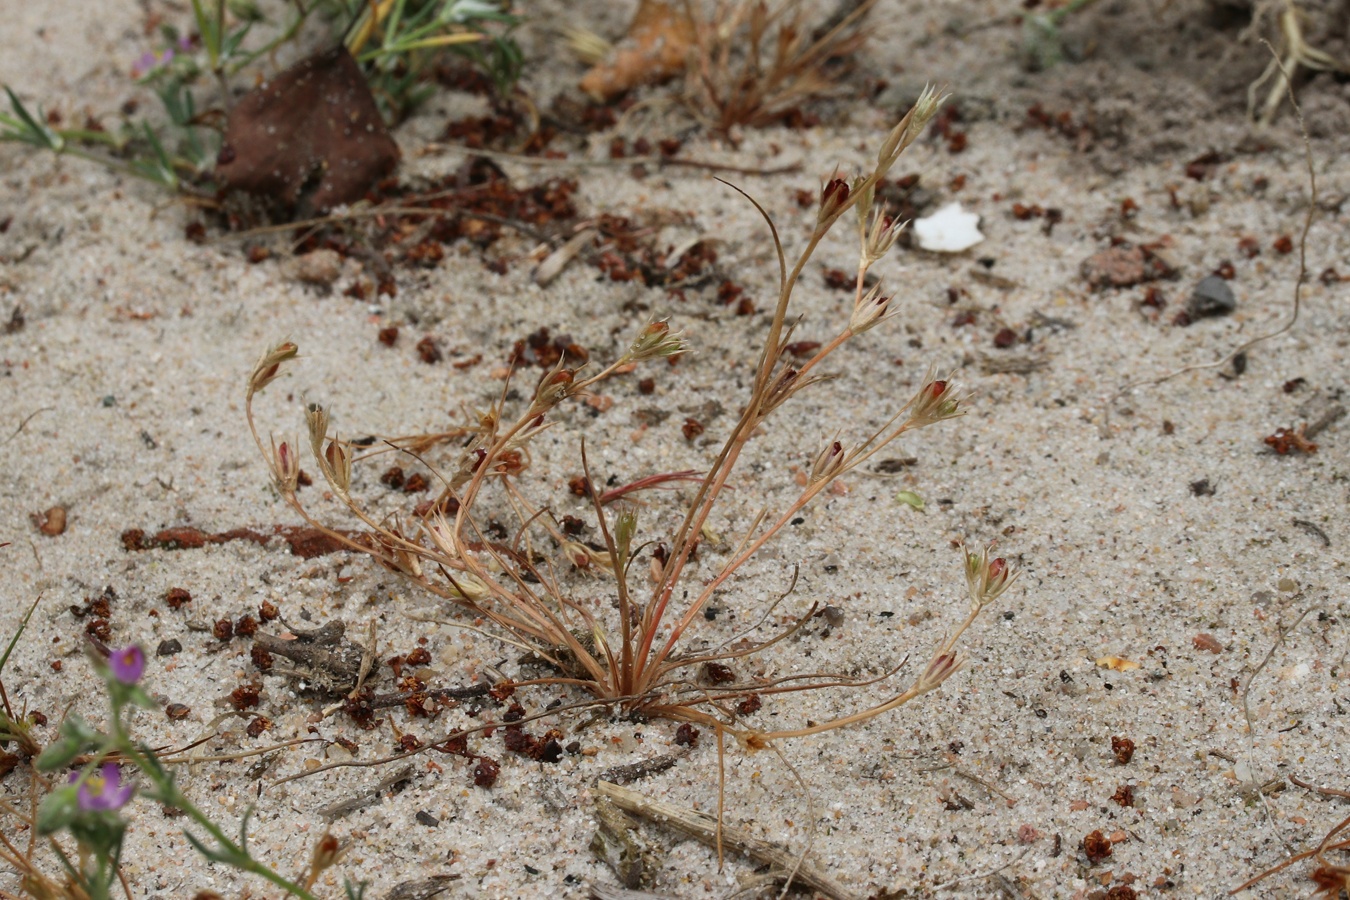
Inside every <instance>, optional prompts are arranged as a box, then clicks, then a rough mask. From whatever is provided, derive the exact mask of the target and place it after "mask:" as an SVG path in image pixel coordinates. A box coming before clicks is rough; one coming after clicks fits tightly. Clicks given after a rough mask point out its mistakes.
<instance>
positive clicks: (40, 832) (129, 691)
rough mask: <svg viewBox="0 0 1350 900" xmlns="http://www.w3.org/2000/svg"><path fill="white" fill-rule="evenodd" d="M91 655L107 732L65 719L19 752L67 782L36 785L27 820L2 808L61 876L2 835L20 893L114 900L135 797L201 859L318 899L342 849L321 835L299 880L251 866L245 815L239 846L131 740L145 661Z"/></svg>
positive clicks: (142, 702)
mask: <svg viewBox="0 0 1350 900" xmlns="http://www.w3.org/2000/svg"><path fill="white" fill-rule="evenodd" d="M34 606H35V607H36V604H34ZM31 614H32V610H31V609H30V610H29V615H30V616H31ZM27 621H28V617H27V616H26V617H25V618H24V621H23V623H22V624H21V625H20V627H19V631H18V633H17V634H15V636H14V639H13V640H11V641H10V643H9V647H8V648H7V649H6V651H5V654H4V656H3V657H0V667H3V665H4V663H5V662H7V661H8V658H9V653H10V651H12V650H13V648H14V645H15V643H16V642H17V641H18V638H19V636H20V635H21V634H22V633H23V629H24V627H25V626H26V625H27ZM88 656H89V659H90V662H91V663H92V665H93V666H94V669H95V671H96V672H97V674H98V675H99V677H100V679H101V680H102V682H103V684H104V687H105V688H106V691H107V695H108V702H109V723H108V726H107V729H106V730H99V729H98V728H95V727H94V726H92V725H90V724H89V723H88V722H86V721H84V720H83V719H82V718H80V717H79V716H75V715H72V716H69V717H67V718H66V719H65V721H63V722H62V723H61V728H60V733H59V735H58V737H57V739H56V740H55V741H53V742H52V743H50V744H49V745H47V747H46V748H38V747H36V745H35V744H34V745H33V746H31V747H28V748H25V750H24V752H25V753H28V751H30V750H31V751H32V753H31V755H32V756H34V757H35V758H34V759H33V762H32V764H33V768H34V769H35V770H36V772H37V773H39V774H40V775H55V774H57V773H60V772H68V774H67V775H66V776H65V777H64V778H50V779H49V778H45V777H39V780H40V781H41V783H43V784H45V785H48V786H50V788H51V789H50V790H49V791H48V792H47V794H46V796H45V797H43V798H42V801H41V803H40V804H38V805H37V807H36V809H35V811H34V812H33V813H32V814H31V815H30V816H24V815H23V814H21V813H18V812H17V811H16V810H15V809H14V808H13V807H11V806H10V805H9V804H7V803H0V809H3V810H4V811H5V812H7V813H9V814H11V815H17V816H19V817H20V818H21V819H24V820H25V821H27V822H28V825H29V826H30V828H31V833H32V834H34V835H37V836H41V837H45V838H46V839H47V841H48V846H49V847H50V849H51V852H52V855H53V856H54V857H55V860H56V862H57V863H58V865H59V866H60V869H61V873H62V877H61V879H60V880H57V879H54V878H52V877H50V876H49V875H46V874H44V873H43V871H42V870H41V869H40V868H39V867H38V866H37V865H36V864H35V863H34V861H33V851H32V845H31V844H30V846H29V850H28V851H27V852H26V853H25V852H23V851H20V850H19V848H18V847H16V846H15V845H14V844H13V843H12V842H11V841H10V840H8V839H7V838H6V837H5V836H4V834H3V832H0V861H4V862H6V863H8V864H9V865H10V866H12V867H13V868H14V869H15V870H16V871H17V872H18V874H19V876H20V879H21V881H20V883H21V886H22V890H23V892H24V894H26V895H27V896H29V897H33V898H39V900H112V897H113V896H114V889H116V888H118V886H119V882H120V881H121V876H120V874H119V866H120V862H121V857H122V844H123V841H124V839H125V837H126V833H127V829H128V827H129V826H130V825H131V824H132V820H131V819H130V818H129V817H128V812H129V811H130V810H131V809H132V803H133V800H134V798H135V797H136V796H137V795H140V796H142V797H144V798H146V799H149V800H151V801H153V802H155V803H158V804H161V805H162V806H164V807H171V808H173V809H176V810H179V811H180V812H181V813H182V814H183V815H184V816H186V817H187V819H188V820H189V821H190V822H191V823H193V824H192V826H190V828H185V829H184V830H183V835H184V837H185V838H186V839H187V841H188V843H190V844H191V845H192V846H193V848H194V849H195V850H196V851H197V852H198V853H200V854H201V855H202V856H204V857H205V858H206V859H208V860H210V861H211V862H216V863H223V864H224V865H227V866H230V867H231V868H234V869H237V870H238V871H240V872H243V873H248V874H252V875H256V876H258V877H260V878H262V879H264V880H266V881H268V882H270V883H272V884H273V885H275V886H276V887H278V888H280V889H282V890H283V891H285V892H286V893H287V894H288V895H290V896H293V897H299V898H301V900H315V894H314V893H313V892H312V891H313V888H314V884H315V882H316V881H317V880H318V878H319V876H320V875H322V874H323V872H325V871H326V870H328V869H330V868H332V867H333V866H335V865H337V863H338V862H339V861H340V860H341V857H342V851H343V848H342V846H341V844H340V843H339V842H338V840H337V839H336V838H335V837H333V836H332V835H331V834H328V833H325V834H324V835H322V836H321V837H320V838H319V840H318V841H317V842H316V843H315V846H314V848H313V850H312V852H311V854H310V860H309V864H308V865H307V866H306V868H305V870H304V872H303V873H302V874H301V875H299V876H297V877H295V878H294V879H292V878H287V877H286V876H284V875H282V874H280V873H279V872H277V871H276V870H275V869H272V868H271V867H269V866H268V865H267V864H265V863H263V862H262V861H260V860H259V859H257V858H256V857H254V856H253V854H252V852H251V851H250V850H249V846H248V822H249V818H250V817H251V814H252V809H251V808H250V809H249V810H247V811H246V812H245V814H244V816H243V818H242V821H241V822H240V825H239V834H238V837H237V838H232V837H231V836H230V835H228V834H227V833H226V832H225V830H224V829H223V828H221V827H220V826H219V825H217V824H216V823H215V822H213V821H212V820H211V819H210V818H208V817H207V815H206V813H205V812H203V811H202V810H201V809H200V808H199V807H198V806H196V805H195V804H194V803H193V802H192V801H191V800H190V799H188V797H187V796H186V795H185V794H184V793H183V791H182V790H181V789H180V788H179V786H178V783H177V780H176V779H175V777H174V775H173V773H172V772H170V771H169V769H168V768H167V767H166V765H165V763H164V762H162V761H161V759H160V757H159V756H158V755H157V754H156V752H155V751H154V750H152V749H151V748H150V747H148V746H147V745H145V744H144V743H142V742H140V741H138V740H136V739H135V738H134V737H133V736H132V735H131V733H130V731H129V729H128V721H127V720H128V718H129V713H130V712H131V710H132V709H133V708H136V707H140V708H145V709H156V708H158V704H157V703H156V702H155V701H154V700H153V699H152V698H151V697H150V695H149V694H147V693H146V691H145V690H144V688H142V687H141V686H140V684H139V682H140V680H141V677H142V676H143V675H144V673H145V668H146V657H145V652H144V651H143V650H142V649H141V648H140V647H138V646H136V645H134V644H133V645H131V646H128V647H123V648H121V649H117V650H113V651H112V652H111V653H110V654H109V655H108V657H107V658H104V657H103V656H102V655H101V654H100V653H99V652H96V651H94V650H93V649H92V648H91V649H90V650H89V653H88ZM5 706H6V712H5V713H4V714H3V719H0V730H3V731H4V736H3V742H4V743H7V742H8V741H10V740H16V741H20V742H21V743H22V742H23V741H24V739H25V738H26V739H27V740H28V742H29V743H30V744H31V743H32V740H31V736H28V735H27V732H26V730H25V728H24V727H22V726H20V727H19V728H18V729H17V730H16V729H15V727H14V723H15V720H14V718H13V715H12V712H11V711H10V710H9V709H8V702H7V701H6V704H5ZM62 835H66V836H68V837H69V838H71V839H73V840H74V843H75V850H76V852H74V853H72V852H70V851H69V849H68V845H63V844H62V843H61V842H60V841H59V840H58V838H59V837H61V836H62ZM343 889H344V894H345V896H346V897H347V898H348V900H361V898H363V897H364V896H365V885H364V884H355V883H353V882H351V881H350V880H347V879H344V881H343ZM0 893H3V892H0ZM4 896H6V897H8V896H11V895H10V894H7V893H6V894H4Z"/></svg>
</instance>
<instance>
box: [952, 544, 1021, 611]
mask: <svg viewBox="0 0 1350 900" xmlns="http://www.w3.org/2000/svg"><path fill="white" fill-rule="evenodd" d="M991 549H993V547H992V545H990V546H987V547H981V548H980V550H979V552H978V553H971V552H970V548H968V547H967V548H963V551H964V553H965V555H966V587H967V588H968V589H969V591H970V603H971V607H972V608H973V609H974V611H975V612H979V611H980V610H981V609H983V608H984V607H985V606H986V605H988V604H990V603H992V602H993V601H994V600H997V599H998V597H999V595H1000V594H1002V593H1003V592H1004V591H1006V590H1007V589H1008V588H1010V587H1012V583H1013V582H1014V581H1016V580H1017V576H1018V575H1019V574H1021V573H1020V572H1019V571H1018V570H1017V568H1016V567H1015V566H1013V565H1012V564H1010V563H1009V562H1008V561H1007V560H1006V559H1004V558H1003V557H1001V556H1000V557H997V558H995V559H990V558H989V551H990V550H991Z"/></svg>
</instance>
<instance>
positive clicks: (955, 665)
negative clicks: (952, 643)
mask: <svg viewBox="0 0 1350 900" xmlns="http://www.w3.org/2000/svg"><path fill="white" fill-rule="evenodd" d="M965 666H966V656H965V654H964V653H957V652H955V651H953V650H950V649H947V642H946V641H943V649H942V650H939V651H938V653H937V655H936V656H934V657H933V659H932V660H931V661H930V662H929V663H928V668H926V669H924V670H923V674H922V675H920V676H919V680H918V681H917V682H915V684H914V690H915V691H917V692H918V693H920V694H926V693H928V692H929V691H932V690H936V689H937V688H938V687H940V686H941V685H942V682H944V681H946V680H947V679H948V678H951V677H952V676H953V675H955V674H956V673H957V672H959V671H961V670H962V669H964V668H965Z"/></svg>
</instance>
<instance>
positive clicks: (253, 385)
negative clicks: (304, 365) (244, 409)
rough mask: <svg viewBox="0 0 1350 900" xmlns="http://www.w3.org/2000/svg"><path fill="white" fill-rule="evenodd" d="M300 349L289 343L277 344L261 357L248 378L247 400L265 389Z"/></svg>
mask: <svg viewBox="0 0 1350 900" xmlns="http://www.w3.org/2000/svg"><path fill="white" fill-rule="evenodd" d="M299 352H300V348H299V347H297V346H296V345H295V344H293V343H291V342H290V341H286V342H285V343H281V344H277V345H276V346H275V347H273V348H272V349H270V350H268V351H267V352H266V353H264V354H263V355H262V357H261V358H260V359H259V360H258V362H257V363H256V364H255V365H254V366H253V372H252V374H250V375H249V377H248V399H250V400H251V399H252V398H253V395H254V394H256V393H258V392H259V391H261V390H262V389H263V388H265V387H267V386H268V385H269V384H271V383H272V381H273V380H274V379H275V378H276V377H277V375H278V374H280V372H281V364H282V363H284V362H286V361H288V360H292V359H295V356H296V354H297V353H299Z"/></svg>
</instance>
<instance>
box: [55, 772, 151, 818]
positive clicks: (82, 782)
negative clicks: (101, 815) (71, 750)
mask: <svg viewBox="0 0 1350 900" xmlns="http://www.w3.org/2000/svg"><path fill="white" fill-rule="evenodd" d="M76 782H78V783H79V790H78V791H77V792H76V796H77V798H78V802H79V806H80V809H82V810H84V811H85V812H107V811H111V810H115V809H121V808H122V807H123V806H126V803H127V801H128V800H130V799H131V795H132V793H134V792H135V790H136V786H135V785H133V784H131V783H130V782H125V783H124V782H123V781H122V769H121V768H120V767H119V766H118V765H117V764H116V763H104V764H103V766H102V767H101V768H100V769H99V771H97V772H91V773H89V774H88V775H86V776H85V777H84V778H83V779H81V778H80V773H79V772H71V773H70V783H71V784H75V783H76Z"/></svg>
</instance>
